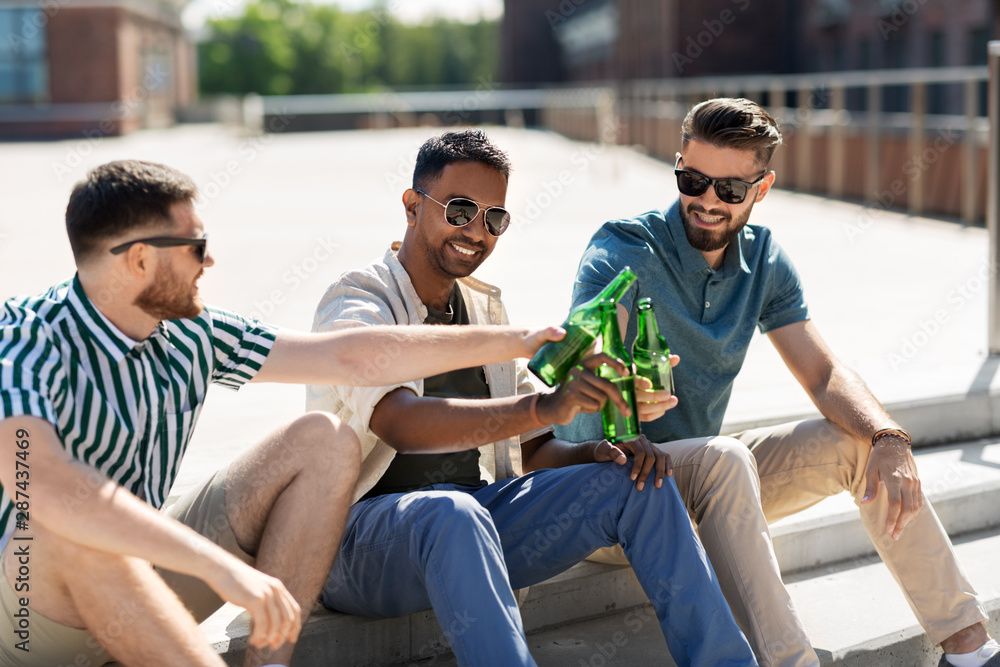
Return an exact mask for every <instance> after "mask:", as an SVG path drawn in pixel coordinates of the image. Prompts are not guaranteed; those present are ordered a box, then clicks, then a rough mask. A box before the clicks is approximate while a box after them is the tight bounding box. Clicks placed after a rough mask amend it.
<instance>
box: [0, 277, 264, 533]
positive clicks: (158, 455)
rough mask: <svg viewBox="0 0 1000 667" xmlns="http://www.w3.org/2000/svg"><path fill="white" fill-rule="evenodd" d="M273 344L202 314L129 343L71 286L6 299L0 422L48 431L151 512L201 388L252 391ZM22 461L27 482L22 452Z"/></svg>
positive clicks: (235, 318) (259, 330)
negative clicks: (41, 424) (27, 421)
mask: <svg viewBox="0 0 1000 667" xmlns="http://www.w3.org/2000/svg"><path fill="white" fill-rule="evenodd" d="M274 339H275V334H274V331H273V330H272V329H271V328H270V327H267V326H266V325H263V324H261V323H260V322H257V321H256V320H252V321H251V320H246V319H244V318H242V317H240V316H239V315H236V314H234V313H229V312H226V311H223V310H217V309H213V308H206V309H204V310H203V311H202V312H201V314H199V315H198V316H197V317H196V318H193V319H185V320H168V321H165V322H161V323H160V324H159V325H157V327H156V329H155V330H154V332H153V333H152V335H151V336H150V337H149V338H147V339H146V340H143V341H135V340H132V339H131V338H129V337H128V336H126V335H125V334H123V333H122V332H121V331H119V330H118V329H117V328H116V327H115V326H114V325H113V324H112V323H111V322H110V321H109V320H108V319H107V318H106V317H105V316H104V315H103V314H101V312H100V311H98V310H97V308H96V307H95V306H94V304H93V303H91V301H90V300H89V299H88V298H87V295H86V294H85V293H84V291H83V287H82V285H81V284H80V281H79V279H78V278H73V279H72V280H70V281H67V282H65V283H63V284H61V285H57V286H56V287H53V288H52V289H50V290H49V291H48V292H46V293H45V294H43V295H41V296H37V297H28V298H24V297H19V298H14V299H10V300H9V301H7V302H6V303H5V304H4V306H3V309H2V311H0V419H6V418H8V417H16V416H22V415H30V416H34V417H39V418H41V419H44V420H46V421H48V422H50V423H51V424H52V425H53V426H54V427H55V430H56V433H57V434H58V435H59V439H60V440H61V441H62V445H63V447H65V448H66V449H67V450H68V451H69V452H70V454H71V455H72V456H73V457H74V458H75V459H77V460H79V461H82V462H84V463H86V464H87V465H89V466H91V467H93V468H95V469H97V470H99V471H100V472H101V473H103V474H104V475H105V476H107V477H108V478H109V479H111V480H113V481H115V482H117V483H118V484H120V485H122V486H123V487H125V488H126V489H128V490H129V491H131V492H132V493H134V494H135V495H136V496H138V497H139V498H143V499H145V500H146V501H147V502H148V503H149V504H151V505H152V506H154V507H157V508H159V507H160V506H162V505H163V502H164V501H165V500H166V498H167V493H168V492H169V490H170V486H171V484H173V481H174V478H175V476H176V475H177V469H178V468H179V467H180V462H181V457H182V456H183V454H184V450H185V448H186V447H187V444H188V440H189V439H190V437H191V432H192V430H193V429H194V425H195V422H197V421H198V415H199V413H200V412H201V406H202V404H203V403H204V401H205V392H206V390H207V388H208V383H209V382H215V383H218V384H221V385H224V386H227V387H230V388H233V389H238V388H239V387H241V386H242V385H243V384H244V383H245V382H249V381H250V380H251V379H252V378H253V377H254V375H255V374H256V373H257V371H258V370H260V367H261V364H263V362H264V359H265V358H267V355H268V353H269V352H270V350H271V346H272V344H273V343H274ZM29 442H30V439H29ZM27 451H28V455H27V463H28V465H29V475H28V479H29V480H30V477H31V475H30V465H31V455H30V445H29V449H28V450H27ZM0 465H11V466H13V465H14V462H13V461H6V462H0ZM30 493H31V492H30V482H29V486H28V494H29V496H30ZM74 493H75V490H72V489H67V491H66V493H65V494H64V496H65V497H64V499H63V500H64V502H69V503H72V502H74V499H75V496H74V495H73V494H74ZM10 495H12V494H9V493H8V492H7V491H6V490H3V493H2V494H0V535H3V536H6V535H8V534H9V533H10V532H11V531H12V530H13V529H14V524H15V515H16V512H15V511H14V505H13V504H12V502H11V499H10ZM29 520H30V516H29Z"/></svg>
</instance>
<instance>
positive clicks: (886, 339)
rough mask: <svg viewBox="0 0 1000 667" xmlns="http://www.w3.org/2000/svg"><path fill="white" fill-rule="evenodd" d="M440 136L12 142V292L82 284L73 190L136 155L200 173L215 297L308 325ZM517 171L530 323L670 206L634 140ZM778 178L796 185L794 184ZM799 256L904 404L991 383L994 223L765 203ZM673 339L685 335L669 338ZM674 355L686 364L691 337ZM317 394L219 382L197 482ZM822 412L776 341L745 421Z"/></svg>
mask: <svg viewBox="0 0 1000 667" xmlns="http://www.w3.org/2000/svg"><path fill="white" fill-rule="evenodd" d="M433 132H434V130H433V129H430V128H420V129H405V130H387V131H375V132H338V133H317V134H295V135H275V136H266V137H261V138H251V137H246V136H242V135H240V134H238V133H237V132H235V131H234V130H231V129H226V128H222V127H219V126H187V127H181V128H176V129H171V130H162V131H149V132H141V133H138V134H134V135H132V136H129V137H124V138H109V139H102V140H90V139H81V140H77V141H63V142H51V143H11V144H5V145H4V146H3V149H2V150H0V183H2V184H3V190H2V191H3V193H4V197H3V199H2V203H0V294H3V295H4V296H7V295H13V294H20V293H30V292H38V291H40V290H43V289H44V288H46V287H47V286H48V285H50V284H52V283H53V282H56V281H58V280H61V279H63V278H65V277H67V276H69V275H71V274H72V272H73V265H72V257H71V255H70V252H69V247H68V243H67V242H66V240H65V233H64V231H63V227H62V225H63V222H62V216H63V210H64V208H65V204H66V200H67V197H68V194H69V191H70V189H71V187H72V185H73V183H74V182H75V181H76V180H78V179H79V178H81V177H82V176H83V175H84V174H85V172H86V170H87V169H88V168H89V167H91V166H94V165H97V164H100V163H103V162H105V161H108V160H112V159H118V158H126V157H131V158H142V159H148V160H156V161H162V162H165V163H167V164H170V165H173V166H175V167H177V168H179V169H181V170H183V171H185V172H187V173H189V174H191V175H192V176H193V177H194V178H195V179H196V181H197V182H198V183H199V185H200V187H201V189H202V192H203V194H204V201H203V202H202V205H201V214H202V216H203V218H204V219H205V220H206V222H207V224H208V228H209V230H210V233H211V237H212V251H213V253H214V254H215V256H216V259H217V264H216V266H215V267H214V268H213V269H211V270H210V271H209V272H208V273H207V274H206V276H205V278H204V280H203V288H202V289H203V293H204V294H205V295H206V297H207V298H208V300H209V301H210V302H212V303H214V304H216V305H219V306H224V307H229V308H233V309H235V310H237V311H239V312H242V313H253V314H257V315H259V316H261V317H262V318H263V319H266V320H268V321H271V322H274V323H276V324H278V325H281V326H286V327H293V328H308V327H309V326H310V324H311V321H312V313H313V309H314V307H315V304H316V302H317V301H318V299H319V297H320V295H321V294H322V293H323V290H324V288H325V287H326V286H327V285H328V284H329V283H330V282H331V281H333V280H334V279H336V278H337V276H339V275H340V273H341V272H342V271H344V270H346V269H349V268H352V267H356V266H358V265H361V264H363V263H366V262H367V261H368V260H370V259H372V258H374V257H376V256H379V255H381V253H382V252H383V251H384V248H385V247H386V246H387V245H388V243H389V242H390V241H392V240H395V239H399V238H401V237H402V232H403V225H404V222H403V216H402V210H401V204H400V195H401V193H402V191H403V189H404V188H405V187H407V185H408V183H409V178H410V175H411V173H412V165H413V159H414V157H415V153H416V149H417V147H418V146H419V145H420V143H421V142H422V141H423V140H425V139H426V138H427V137H429V136H431V134H432V133H433ZM491 134H492V136H493V138H494V139H495V140H496V142H497V143H498V144H500V145H501V146H503V147H505V148H506V149H508V150H509V152H510V154H511V157H512V160H513V164H514V173H513V175H512V180H511V187H510V192H509V196H508V206H509V208H510V209H511V211H512V212H513V213H514V221H515V222H514V226H513V228H512V229H511V230H510V231H509V232H508V233H507V234H506V235H505V236H504V237H503V239H502V240H501V243H500V244H499V245H498V246H497V250H496V251H495V252H494V254H493V256H492V257H491V258H490V259H489V260H488V261H487V262H486V264H485V265H484V266H483V267H482V268H481V269H480V272H479V274H478V275H480V276H481V277H482V278H484V279H486V280H489V281H492V282H494V283H496V284H499V285H500V286H501V287H502V288H503V290H504V294H505V299H506V302H507V304H508V309H509V311H510V313H511V317H512V319H513V321H514V322H516V323H523V324H529V325H544V324H552V323H558V322H559V321H560V320H561V319H562V317H563V316H564V313H565V312H566V310H567V309H568V306H569V296H570V290H571V287H572V280H573V275H574V272H575V268H576V264H577V261H578V259H579V256H580V254H581V251H582V250H583V248H584V247H585V245H586V243H587V240H588V239H589V237H590V235H591V234H592V233H593V231H594V230H595V229H596V228H597V227H598V226H599V225H600V224H601V223H602V222H603V221H605V220H607V219H610V218H613V217H621V216H628V215H633V214H637V213H641V212H643V211H646V210H648V209H650V208H654V207H658V206H666V205H668V204H669V203H670V202H672V201H673V199H674V198H675V197H676V188H675V185H674V182H673V177H672V174H671V173H670V166H669V165H666V164H664V163H661V162H658V161H655V160H652V159H649V158H646V157H644V156H642V155H641V154H639V153H636V152H634V151H631V150H628V149H625V148H606V149H602V148H601V147H600V146H597V145H594V144H585V143H579V142H574V141H570V140H568V139H565V138H563V137H561V136H558V135H554V134H550V133H546V132H539V131H525V130H512V129H506V128H495V129H493V130H491ZM781 176H782V175H781V174H779V175H778V184H779V185H780V183H781ZM753 221H754V222H756V223H758V224H767V225H769V226H770V227H772V228H773V229H774V231H775V235H776V237H777V238H778V239H779V240H780V242H781V243H782V245H783V246H784V247H785V248H786V249H787V250H788V251H789V252H790V253H791V255H792V257H793V258H794V259H795V261H796V263H797V265H798V268H799V271H800V273H801V274H802V279H803V281H804V284H805V287H806V293H807V296H808V297H809V300H810V304H811V309H812V315H813V318H814V320H815V321H816V322H817V324H818V326H819V327H820V330H821V331H822V332H823V333H824V335H825V336H826V337H827V339H828V340H829V342H830V343H831V345H832V346H833V348H834V349H835V350H836V351H837V352H838V353H839V354H840V355H841V356H842V357H843V358H844V359H845V360H846V361H847V362H848V363H850V364H851V365H852V366H853V367H855V368H856V369H857V370H859V371H860V372H861V373H862V375H863V376H864V377H865V378H866V380H867V381H868V383H869V384H870V385H871V387H872V388H873V389H874V390H875V392H876V394H877V395H878V396H879V397H880V398H881V399H882V400H883V401H886V402H898V401H906V400H910V399H915V398H926V397H935V396H941V395H962V394H965V393H967V392H970V391H971V390H972V389H973V388H979V389H982V388H984V387H987V386H988V385H989V384H990V383H991V382H992V381H993V379H994V375H995V372H996V368H997V365H998V363H997V361H996V360H988V359H987V358H986V357H985V356H984V355H985V347H986V344H985V338H986V293H987V289H986V286H985V285H986V283H985V281H984V280H983V277H984V276H985V275H986V274H987V273H988V263H987V262H988V260H987V257H988V250H987V236H986V232H985V230H983V229H981V228H973V227H965V226H961V225H959V224H956V223H952V222H942V221H936V220H929V219H922V218H912V217H908V216H905V215H902V214H897V213H892V212H886V211H881V210H878V209H867V208H864V207H861V206H858V205H854V204H849V203H843V202H837V201H833V200H829V199H824V198H819V197H813V196H807V195H800V194H796V193H791V192H785V191H781V190H775V191H773V193H772V194H771V195H770V196H769V197H768V198H767V199H766V200H765V201H764V202H762V203H761V204H759V205H758V206H757V207H756V208H755V211H754V216H753ZM668 335H669V333H668ZM670 342H671V345H672V347H673V348H674V350H675V351H677V352H678V353H679V354H681V356H682V357H683V345H684V342H683V341H681V340H671V341H670ZM302 404H303V392H302V389H301V388H300V387H286V386H273V385H270V386H251V387H248V388H246V389H244V390H243V391H241V392H239V394H238V395H237V394H234V393H233V392H230V391H227V390H223V389H221V388H220V389H216V390H214V392H213V393H212V394H211V395H210V399H209V402H208V404H207V406H206V409H205V411H204V413H203V415H202V420H201V424H200V425H199V429H198V431H197V433H196V436H195V440H194V442H193V444H192V448H191V451H190V455H189V457H188V459H187V461H186V463H185V465H184V467H183V468H182V474H181V480H180V481H179V485H180V487H185V486H187V485H189V484H191V483H194V482H196V481H197V479H198V478H199V477H201V476H203V475H205V474H207V472H208V471H210V470H212V469H214V468H216V467H218V466H220V465H222V464H223V463H224V462H225V461H227V460H229V459H230V458H232V457H233V456H235V455H236V453H237V452H238V451H239V450H240V449H241V448H242V447H244V446H245V445H246V444H247V443H249V442H252V441H253V440H255V439H256V438H257V437H258V436H259V435H260V434H262V433H263V432H265V431H267V430H268V429H270V428H273V427H274V426H276V425H277V424H280V423H281V422H282V421H283V420H285V419H287V418H290V417H292V416H294V415H296V414H298V413H299V412H300V411H301V409H302ZM809 409H811V406H810V403H809V401H808V399H807V398H806V396H805V394H804V393H803V392H802V390H801V389H800V388H799V387H798V385H797V384H796V383H795V381H794V379H793V378H792V377H791V375H790V374H789V373H788V372H787V371H786V370H785V369H784V366H783V365H782V364H781V363H780V359H779V358H778V356H777V354H776V353H775V352H774V349H773V348H772V347H771V346H770V344H769V343H768V342H767V341H765V340H763V337H760V336H758V337H757V339H755V341H754V344H753V346H752V348H751V351H750V354H749V357H748V360H747V365H746V368H745V370H744V372H743V374H742V375H741V376H740V378H739V380H738V382H737V384H736V388H735V391H734V397H733V401H732V405H731V409H730V421H743V420H748V419H756V418H762V417H767V416H775V415H788V414H796V413H800V412H802V411H807V410H809Z"/></svg>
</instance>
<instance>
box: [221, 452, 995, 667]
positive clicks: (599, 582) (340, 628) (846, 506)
mask: <svg viewBox="0 0 1000 667" xmlns="http://www.w3.org/2000/svg"><path fill="white" fill-rule="evenodd" d="M915 454H916V459H917V466H918V469H919V471H920V475H921V479H922V481H923V488H924V492H925V494H926V495H927V497H928V498H929V499H930V501H931V502H932V503H933V504H934V507H935V510H936V511H937V512H938V515H939V517H940V518H941V521H942V523H943V525H944V526H945V528H946V530H948V532H949V534H951V535H953V536H959V535H965V534H970V533H975V531H979V533H976V534H981V533H982V531H984V530H990V529H995V528H996V527H998V526H1000V509H998V508H1000V441H998V440H997V439H983V440H976V441H972V442H966V443H961V444H956V445H945V446H938V447H928V448H920V449H917V450H915ZM771 532H772V537H773V539H774V545H775V552H776V554H777V556H778V560H779V562H780V564H781V567H782V572H783V573H784V575H785V579H786V581H788V582H789V587H790V589H791V591H792V595H793V598H795V601H796V605H797V607H798V608H799V609H800V612H801V613H802V615H803V619H804V621H805V622H806V626H807V628H808V629H809V631H810V636H811V637H812V639H813V642H814V644H815V645H816V646H817V649H818V650H820V651H822V652H824V653H822V655H823V656H825V657H824V658H823V660H824V664H838V665H839V664H845V665H846V664H852V665H853V664H859V665H860V664H862V663H863V664H867V665H872V664H892V665H917V664H923V663H920V662H907V661H903V662H892V661H890V662H885V663H875V662H865V659H866V658H865V656H868V655H869V654H871V653H872V652H873V651H882V653H879V655H883V654H884V655H885V656H891V655H893V654H892V653H891V651H894V650H898V651H905V655H906V656H907V658H906V660H909V659H910V657H912V656H915V655H918V654H919V655H923V654H925V653H926V654H927V655H930V654H931V653H933V651H931V653H927V652H928V651H930V647H929V645H927V644H928V642H927V640H926V639H925V638H924V637H923V634H922V631H921V630H920V628H919V626H918V625H917V623H916V619H914V617H913V614H912V613H911V612H910V610H909V608H908V607H907V606H906V603H905V601H904V599H903V596H902V595H901V594H900V593H899V590H898V587H897V586H896V584H895V581H893V580H892V578H891V576H890V575H889V574H888V571H887V570H886V568H885V566H884V565H882V564H881V562H879V561H878V559H877V557H871V556H870V554H872V553H874V549H873V548H872V545H871V541H870V540H869V539H868V536H867V534H866V533H865V531H864V529H863V527H862V526H861V522H860V519H859V516H858V511H857V508H856V507H855V506H854V503H853V501H852V500H851V498H850V496H849V495H848V494H846V493H843V494H840V495H839V496H835V497H833V498H828V499H826V500H824V501H823V502H821V503H819V504H817V505H816V506H814V507H812V508H809V509H808V510H805V511H803V512H801V513H799V514H798V515H796V516H794V517H789V518H787V519H784V520H782V521H780V522H777V523H775V524H774V525H773V526H772V531H771ZM956 541H957V542H960V543H962V544H961V546H960V557H962V554H963V553H965V554H968V559H971V561H970V562H966V560H967V558H966V557H962V562H963V564H965V565H966V567H967V569H969V570H970V576H971V574H972V571H976V572H977V573H978V574H979V575H980V577H981V579H982V582H981V581H980V580H979V579H976V578H973V583H975V584H976V585H977V589H978V590H979V591H980V593H981V594H984V595H985V596H986V597H987V599H988V600H990V604H993V607H992V608H991V613H992V610H995V609H1000V577H997V578H996V580H994V579H991V578H990V577H991V576H992V573H990V572H989V567H992V566H993V564H994V563H996V562H997V561H998V559H997V554H1000V537H997V536H994V535H993V534H987V535H986V536H981V535H980V536H979V537H977V538H976V539H973V540H971V541H963V540H962V539H961V538H960V539H958V540H956ZM991 549H992V557H990V554H991V551H990V550H991ZM979 570H984V571H983V572H979ZM983 582H985V583H986V586H983ZM848 591H851V593H848ZM854 606H858V607H862V608H863V610H858V609H852V607H854ZM521 611H522V618H523V620H524V625H525V629H526V630H527V632H528V633H529V634H530V635H531V636H530V640H531V646H532V650H533V652H537V654H536V659H537V660H538V662H539V664H550V665H580V664H584V665H587V664H612V663H613V662H617V663H618V664H622V665H626V664H645V663H639V662H633V661H632V660H631V659H629V660H626V659H625V658H624V657H623V656H625V655H631V654H632V652H633V651H655V653H650V654H649V655H654V654H655V655H656V656H657V658H656V660H658V661H663V660H665V659H669V656H667V654H666V644H665V642H664V641H663V638H662V636H661V635H660V631H659V627H658V625H657V624H656V622H655V618H653V617H652V616H650V613H651V611H650V609H649V608H648V605H647V600H646V597H645V595H644V593H643V592H642V589H641V588H640V587H639V584H638V581H636V579H635V576H634V574H633V573H632V571H631V569H630V568H628V567H622V566H609V565H602V564H598V563H589V562H585V563H581V564H579V565H577V566H576V567H574V568H571V569H570V570H569V571H567V572H565V573H563V574H562V575H560V576H558V577H555V578H553V579H551V580H549V581H547V582H544V583H543V584H539V585H537V586H533V587H532V588H531V589H529V591H528V593H527V597H526V598H525V600H524V602H523V604H522V608H521ZM647 612H648V613H647ZM865 614H870V615H871V616H872V617H873V619H871V620H868V619H867V618H865V616H864V615H865ZM837 619H841V620H842V622H837ZM863 619H864V620H863ZM594 627H599V628H603V630H602V631H601V632H598V633H597V634H594V633H592V632H591V629H592V628H594ZM202 628H203V630H204V631H205V633H206V635H207V636H208V638H209V641H210V642H211V643H212V645H213V646H214V647H215V648H216V650H217V651H218V652H219V653H220V654H223V655H224V656H225V659H226V661H227V663H229V664H232V665H240V664H242V655H243V652H244V651H245V648H246V638H247V636H248V634H249V619H248V617H247V615H246V614H245V613H241V610H240V609H239V608H237V607H233V606H231V605H227V606H226V607H224V608H223V609H221V610H219V612H218V613H216V614H215V615H214V616H213V617H212V618H210V619H209V620H208V621H206V622H205V623H204V624H203V625H202ZM619 632H620V633H622V634H616V633H619ZM602 633H603V634H602ZM647 635H649V636H648V637H647ZM608 642H610V643H608ZM612 649H614V651H618V652H617V653H613V654H612V655H609V654H610V653H611V652H612ZM886 651H889V653H886ZM900 655H904V654H903V653H901V654H900ZM332 656H335V659H336V661H337V663H338V664H347V665H354V666H358V667H367V666H375V665H397V664H410V663H411V662H414V661H416V662H417V664H435V665H445V664H452V663H449V662H447V660H453V658H451V657H450V653H448V650H447V642H446V641H445V640H444V636H443V633H442V630H441V627H440V625H439V624H438V622H437V619H436V618H435V616H434V613H433V612H432V611H429V610H428V611H424V612H419V613H416V614H411V615H410V616H407V617H405V618H396V619H368V618H359V617H354V616H347V615H344V614H337V613H331V612H327V611H325V610H321V609H320V610H317V611H316V612H315V613H314V615H313V618H312V619H311V621H310V623H309V625H308V626H307V627H306V629H305V630H304V631H303V634H302V638H301V640H300V643H299V647H298V649H297V651H296V662H295V664H296V665H297V667H298V666H302V667H309V666H311V665H317V666H319V665H328V664H331V663H330V661H331V657H332ZM615 656H617V657H615ZM858 656H860V657H858ZM855 657H856V658H857V660H858V661H859V662H851V660H854V659H855ZM886 659H888V658H886ZM921 659H922V658H921ZM425 661H426V662H425ZM581 661H582V662H581ZM667 664H669V663H667ZM927 664H934V663H933V661H932V662H928V663H927Z"/></svg>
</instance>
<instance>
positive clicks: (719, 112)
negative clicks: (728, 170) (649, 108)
mask: <svg viewBox="0 0 1000 667" xmlns="http://www.w3.org/2000/svg"><path fill="white" fill-rule="evenodd" d="M689 141H702V142H704V143H706V144H711V145H712V146H718V147H720V148H735V149H737V150H743V151H753V152H754V156H755V157H756V158H757V162H758V164H760V166H761V167H767V165H768V164H769V163H770V162H771V155H773V154H774V149H775V148H777V147H778V144H780V143H781V131H780V130H779V129H778V123H777V121H775V120H774V118H773V117H772V116H771V114H769V113H768V112H767V111H765V110H764V109H763V108H762V107H761V106H760V105H759V104H757V103H756V102H753V101H751V100H748V99H744V98H733V97H717V98H715V99H712V100H706V101H705V102H702V103H700V104H697V105H695V106H694V107H692V108H691V110H690V111H688V114H687V116H685V117H684V123H683V124H682V125H681V146H687V145H688V142H689Z"/></svg>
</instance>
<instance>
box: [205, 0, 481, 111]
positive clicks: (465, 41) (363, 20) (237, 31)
mask: <svg viewBox="0 0 1000 667" xmlns="http://www.w3.org/2000/svg"><path fill="white" fill-rule="evenodd" d="M209 30H210V33H211V36H210V37H209V39H207V40H206V41H204V42H202V43H201V44H200V45H199V69H200V87H201V91H202V92H203V93H206V94H217V93H232V94H245V93H251V92H254V93H259V94H261V95H290V94H323V93H350V92H362V91H373V90H378V89H380V88H385V87H409V86H435V85H437V86H449V85H455V86H461V85H477V84H478V83H479V81H480V80H482V79H484V78H485V79H486V80H491V79H492V77H493V74H494V71H495V68H496V64H497V45H498V40H499V23H498V22H497V21H481V22H479V23H475V24H466V23H461V22H458V21H448V20H443V19H436V20H434V21H433V22H431V23H429V24H425V25H408V24H403V23H400V22H398V21H397V20H396V19H395V18H394V17H393V16H392V15H391V14H390V13H389V12H387V11H386V10H385V9H384V8H380V9H374V10H371V11H366V12H343V11H341V10H339V9H338V8H336V7H333V6H329V5H314V4H309V3H296V2H292V1H291V0H253V2H251V3H250V4H248V5H247V6H246V8H245V9H244V11H243V13H242V14H241V15H240V16H237V17H233V18H225V19H215V20H212V21H210V22H209Z"/></svg>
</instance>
